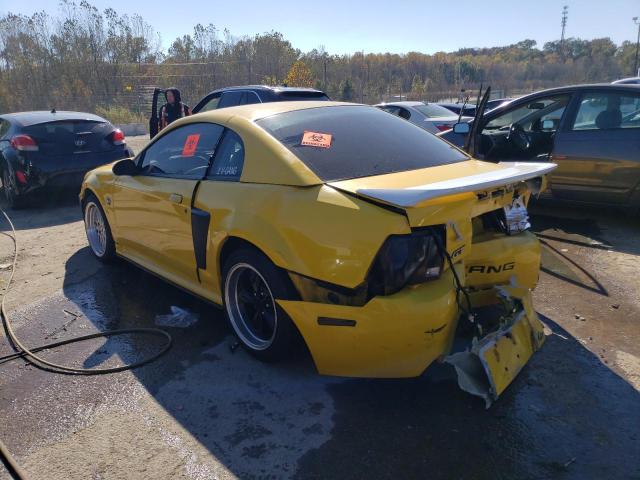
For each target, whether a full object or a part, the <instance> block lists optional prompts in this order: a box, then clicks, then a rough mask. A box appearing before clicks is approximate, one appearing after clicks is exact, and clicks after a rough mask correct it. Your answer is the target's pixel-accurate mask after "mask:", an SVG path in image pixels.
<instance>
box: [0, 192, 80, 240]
mask: <svg viewBox="0 0 640 480" xmlns="http://www.w3.org/2000/svg"><path fill="white" fill-rule="evenodd" d="M0 206H1V207H2V208H3V209H4V210H5V211H6V212H7V215H9V218H11V221H12V222H13V225H14V227H15V229H16V230H17V231H20V230H29V229H35V228H43V227H53V226H56V225H64V224H67V223H72V222H77V221H78V220H82V212H81V211H80V206H79V204H78V195H77V193H74V194H64V195H59V194H58V195H54V194H51V195H50V196H48V195H44V194H41V195H39V196H38V197H37V198H34V199H32V200H31V204H30V205H29V206H27V207H25V208H21V209H17V210H8V209H7V206H6V204H5V202H4V199H1V200H0ZM0 224H1V226H0V229H2V230H4V231H6V230H8V229H9V226H8V225H6V222H0Z"/></svg>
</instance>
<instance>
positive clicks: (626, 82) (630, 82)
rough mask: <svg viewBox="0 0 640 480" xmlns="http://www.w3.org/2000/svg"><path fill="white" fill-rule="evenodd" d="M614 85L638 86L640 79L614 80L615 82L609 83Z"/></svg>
mask: <svg viewBox="0 0 640 480" xmlns="http://www.w3.org/2000/svg"><path fill="white" fill-rule="evenodd" d="M611 83H614V84H618V85H619V84H622V85H640V77H630V78H622V79H620V80H616V81H615V82H611Z"/></svg>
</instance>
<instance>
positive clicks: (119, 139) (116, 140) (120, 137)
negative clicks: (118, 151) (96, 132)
mask: <svg viewBox="0 0 640 480" xmlns="http://www.w3.org/2000/svg"><path fill="white" fill-rule="evenodd" d="M109 139H110V140H111V143H113V144H114V145H124V144H125V143H127V142H126V140H125V139H124V133H123V132H122V130H120V129H119V128H116V129H115V130H114V131H113V132H111V133H110V134H109Z"/></svg>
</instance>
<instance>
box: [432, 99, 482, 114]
mask: <svg viewBox="0 0 640 480" xmlns="http://www.w3.org/2000/svg"><path fill="white" fill-rule="evenodd" d="M436 105H440V106H441V107H444V108H446V109H447V110H449V111H450V112H452V113H455V114H456V115H460V112H462V115H463V116H465V117H473V116H474V115H475V114H476V105H475V103H466V104H465V103H445V102H438V103H437V104H436Z"/></svg>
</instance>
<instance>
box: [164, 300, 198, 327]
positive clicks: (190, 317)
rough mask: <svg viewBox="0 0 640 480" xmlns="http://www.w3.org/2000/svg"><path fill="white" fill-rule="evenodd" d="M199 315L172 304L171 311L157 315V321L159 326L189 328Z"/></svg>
mask: <svg viewBox="0 0 640 480" xmlns="http://www.w3.org/2000/svg"><path fill="white" fill-rule="evenodd" d="M199 317H200V316H199V315H198V314H197V313H194V312H190V311H189V310H186V309H184V308H180V307H176V306H175V305H171V313H169V314H165V315H156V319H155V323H156V325H158V326H159V327H177V328H188V327H190V326H192V325H194V324H195V323H196V322H197V321H198V319H199Z"/></svg>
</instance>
